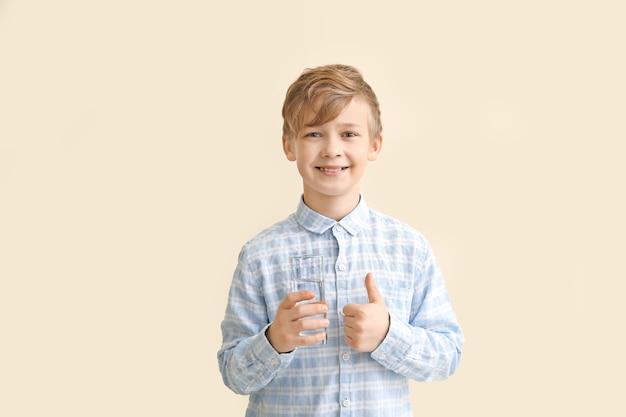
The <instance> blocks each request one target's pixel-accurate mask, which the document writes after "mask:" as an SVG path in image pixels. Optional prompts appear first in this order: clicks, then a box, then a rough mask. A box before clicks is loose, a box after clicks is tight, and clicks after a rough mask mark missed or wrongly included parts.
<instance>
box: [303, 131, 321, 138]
mask: <svg viewBox="0 0 626 417" xmlns="http://www.w3.org/2000/svg"><path fill="white" fill-rule="evenodd" d="M304 137H305V138H320V137H322V134H321V133H319V132H309V133H307V134H305V135H304Z"/></svg>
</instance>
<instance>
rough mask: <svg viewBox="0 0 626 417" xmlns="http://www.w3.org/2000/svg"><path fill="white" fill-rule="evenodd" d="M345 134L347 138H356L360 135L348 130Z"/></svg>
mask: <svg viewBox="0 0 626 417" xmlns="http://www.w3.org/2000/svg"><path fill="white" fill-rule="evenodd" d="M343 135H344V136H345V137H347V138H355V137H357V136H358V135H357V134H356V133H354V132H346V133H344V134H343Z"/></svg>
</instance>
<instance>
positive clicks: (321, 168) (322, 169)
mask: <svg viewBox="0 0 626 417" xmlns="http://www.w3.org/2000/svg"><path fill="white" fill-rule="evenodd" d="M317 169H319V170H320V171H322V172H339V171H343V170H345V169H348V167H339V168H324V167H317Z"/></svg>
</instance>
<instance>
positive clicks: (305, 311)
mask: <svg viewBox="0 0 626 417" xmlns="http://www.w3.org/2000/svg"><path fill="white" fill-rule="evenodd" d="M295 312H296V317H297V318H298V319H301V318H305V317H310V316H317V315H320V314H325V313H326V312H328V304H326V303H308V304H300V305H299V306H297V307H296V308H295Z"/></svg>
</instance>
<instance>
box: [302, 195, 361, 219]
mask: <svg viewBox="0 0 626 417" xmlns="http://www.w3.org/2000/svg"><path fill="white" fill-rule="evenodd" d="M360 198H361V195H360V194H359V193H357V194H356V195H351V196H324V195H311V193H306V192H305V193H304V203H305V204H306V205H307V206H308V207H309V208H310V209H311V210H313V211H316V212H317V213H319V214H321V215H322V216H326V217H328V218H329V219H333V220H336V221H339V220H341V219H343V218H344V217H346V216H347V215H348V214H350V213H351V212H352V210H354V209H355V208H356V206H357V205H359V201H360Z"/></svg>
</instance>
